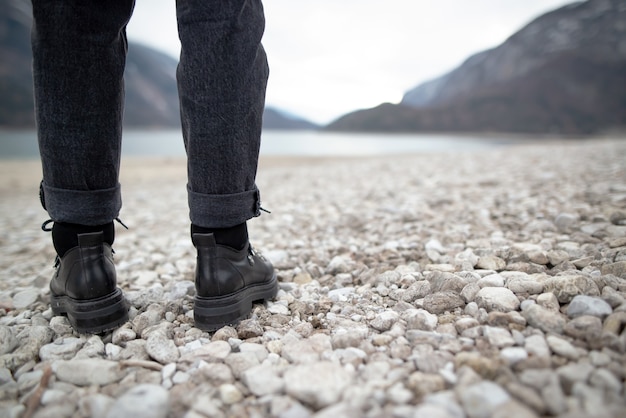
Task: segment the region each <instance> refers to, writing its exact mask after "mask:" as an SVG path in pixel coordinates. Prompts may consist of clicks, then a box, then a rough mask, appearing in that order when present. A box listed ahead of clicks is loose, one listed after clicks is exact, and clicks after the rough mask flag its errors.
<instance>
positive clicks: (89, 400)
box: [78, 393, 115, 418]
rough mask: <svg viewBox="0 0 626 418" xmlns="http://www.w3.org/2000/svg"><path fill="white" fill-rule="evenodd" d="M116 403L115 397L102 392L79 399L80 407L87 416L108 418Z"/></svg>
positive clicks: (81, 411) (82, 413)
mask: <svg viewBox="0 0 626 418" xmlns="http://www.w3.org/2000/svg"><path fill="white" fill-rule="evenodd" d="M114 403H115V399H113V398H111V397H109V396H106V395H103V394H101V393H94V394H90V395H86V396H83V397H81V398H80V400H79V401H78V409H79V411H80V413H81V415H82V416H85V417H91V418H106V415H107V413H108V412H109V410H110V409H111V406H113V404H114Z"/></svg>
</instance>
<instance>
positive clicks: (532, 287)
mask: <svg viewBox="0 0 626 418" xmlns="http://www.w3.org/2000/svg"><path fill="white" fill-rule="evenodd" d="M506 287H507V288H508V289H509V290H510V291H512V292H513V293H515V294H516V295H537V294H540V293H541V292H543V288H544V286H543V283H541V282H539V281H537V280H535V279H534V278H533V277H531V276H528V275H526V274H524V275H523V276H514V277H511V278H510V279H507V281H506Z"/></svg>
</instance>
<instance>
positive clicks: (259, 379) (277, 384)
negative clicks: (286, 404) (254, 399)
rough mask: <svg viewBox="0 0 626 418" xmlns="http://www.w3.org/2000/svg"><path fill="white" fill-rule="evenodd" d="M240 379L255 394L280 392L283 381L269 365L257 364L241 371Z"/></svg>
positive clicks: (283, 384) (263, 394) (262, 394)
mask: <svg viewBox="0 0 626 418" xmlns="http://www.w3.org/2000/svg"><path fill="white" fill-rule="evenodd" d="M242 381H243V382H244V384H245V385H246V386H247V387H248V389H250V392H252V393H254V394H255V395H256V396H265V395H275V394H278V393H280V392H281V391H282V390H283V388H284V386H285V383H284V381H283V379H282V378H281V377H280V376H279V375H278V373H277V370H276V369H275V368H273V367H271V366H266V365H259V366H255V367H252V368H251V369H248V370H246V371H244V372H243V376H242Z"/></svg>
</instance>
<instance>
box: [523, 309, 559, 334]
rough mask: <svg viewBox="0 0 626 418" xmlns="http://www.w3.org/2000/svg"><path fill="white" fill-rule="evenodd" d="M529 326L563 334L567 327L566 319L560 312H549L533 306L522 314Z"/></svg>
mask: <svg viewBox="0 0 626 418" xmlns="http://www.w3.org/2000/svg"><path fill="white" fill-rule="evenodd" d="M522 315H523V316H524V318H526V321H528V324H529V325H530V326H532V327H535V328H538V329H540V330H542V331H544V332H554V333H556V334H561V333H562V332H563V327H564V326H565V318H564V317H563V316H562V315H561V314H560V313H558V312H554V311H551V310H548V309H546V308H544V307H542V306H539V305H532V306H530V307H528V309H526V310H525V311H523V312H522Z"/></svg>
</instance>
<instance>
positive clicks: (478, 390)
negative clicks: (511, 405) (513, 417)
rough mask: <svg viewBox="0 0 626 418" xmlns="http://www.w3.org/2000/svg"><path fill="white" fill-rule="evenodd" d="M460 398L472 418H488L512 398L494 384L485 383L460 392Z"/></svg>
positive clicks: (468, 387)
mask: <svg viewBox="0 0 626 418" xmlns="http://www.w3.org/2000/svg"><path fill="white" fill-rule="evenodd" d="M458 397H459V400H460V401H461V404H462V405H463V408H464V410H465V412H466V413H467V415H468V417H470V418H488V417H491V416H492V415H493V413H494V412H495V411H496V410H497V409H498V408H499V407H500V406H502V405H503V404H505V403H507V402H508V401H509V400H510V399H511V397H510V396H509V394H508V393H507V392H506V391H505V390H504V389H502V387H501V386H500V385H498V384H496V383H494V382H490V381H483V382H480V383H476V384H474V385H471V386H467V387H465V388H462V389H460V390H459V391H458Z"/></svg>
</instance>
